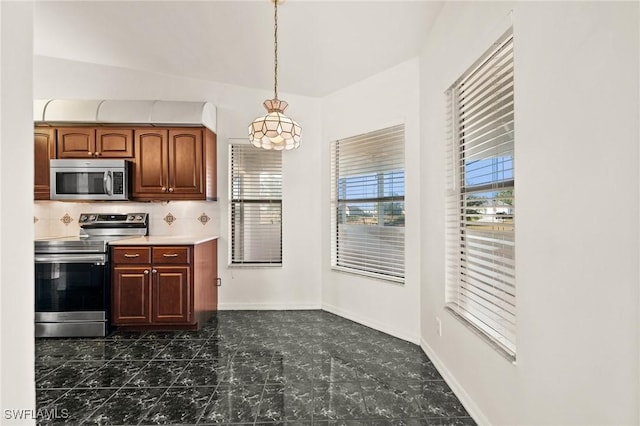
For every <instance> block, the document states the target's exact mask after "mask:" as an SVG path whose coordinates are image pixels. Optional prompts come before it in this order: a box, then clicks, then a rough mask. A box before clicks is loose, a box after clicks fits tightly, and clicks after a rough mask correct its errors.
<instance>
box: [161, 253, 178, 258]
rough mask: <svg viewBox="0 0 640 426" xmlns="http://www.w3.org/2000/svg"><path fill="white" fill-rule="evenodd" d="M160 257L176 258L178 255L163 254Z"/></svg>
mask: <svg viewBox="0 0 640 426" xmlns="http://www.w3.org/2000/svg"><path fill="white" fill-rule="evenodd" d="M162 256H164V257H178V253H172V254H168V253H163V254H162Z"/></svg>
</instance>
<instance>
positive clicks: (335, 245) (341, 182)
mask: <svg viewBox="0 0 640 426" xmlns="http://www.w3.org/2000/svg"><path fill="white" fill-rule="evenodd" d="M394 131H395V132H401V133H402V136H401V141H402V152H401V158H402V159H401V160H400V161H399V164H400V165H401V167H399V168H398V167H391V168H389V169H386V170H384V169H382V168H380V169H377V170H375V171H372V170H366V171H361V172H360V173H359V174H351V175H349V174H341V173H340V162H339V160H338V158H339V154H338V153H339V151H340V145H341V144H345V143H355V142H357V141H358V140H363V139H366V138H367V137H369V136H372V135H376V134H379V133H384V132H390V133H392V132H394ZM379 143H381V144H383V143H384V141H381V142H379ZM404 145H405V125H404V123H401V124H396V125H392V126H388V127H385V128H382V129H377V130H374V131H370V132H367V133H363V134H360V135H356V136H351V137H348V138H343V139H338V140H334V141H331V145H330V150H331V238H332V240H331V268H332V269H333V270H335V271H339V272H346V273H350V274H355V275H361V276H366V277H369V278H375V279H379V280H382V281H385V282H391V283H394V284H404V281H405V276H406V269H405V268H406V262H405V252H404V247H405V226H406V220H405V216H406V212H405V208H404V206H405V204H404V203H405V194H406V164H405V162H406V159H405V153H404ZM369 148H371V149H374V150H375V149H376V146H371V147H369ZM349 171H351V172H353V171H354V170H348V169H347V172H349ZM356 171H357V170H356ZM399 171H400V172H401V173H402V175H401V180H402V194H401V195H393V194H389V195H385V190H386V188H385V185H388V180H389V179H391V182H392V183H391V189H393V188H395V187H396V183H395V182H394V181H393V179H399V178H400V177H397V176H395V175H396V174H397V173H398V172H399ZM385 176H387V177H385ZM348 179H356V180H358V179H359V180H361V181H365V180H367V179H371V180H375V182H376V183H375V184H374V185H371V184H367V183H360V184H359V185H354V187H355V189H356V190H357V189H360V190H361V191H363V192H366V191H367V190H368V189H369V187H373V186H375V187H376V191H375V192H376V195H375V196H367V195H366V194H364V193H361V194H359V195H357V196H349V195H348V194H347V185H348V184H347V183H346V180H348ZM398 202H400V203H402V214H401V216H402V225H397V224H396V225H385V224H386V223H388V222H385V215H384V212H385V208H384V206H385V205H387V203H398ZM353 203H360V204H373V205H375V206H376V207H375V209H374V210H375V216H376V219H377V220H376V222H375V224H367V225H357V224H350V225H353V226H367V227H371V228H370V229H374V227H375V228H378V230H380V231H381V232H384V230H385V228H387V229H388V230H389V228H396V229H397V228H402V232H401V241H402V253H401V255H402V274H401V276H398V275H393V274H390V273H384V272H380V268H381V267H380V265H378V267H377V269H378V270H376V267H371V266H369V267H367V266H366V265H365V266H359V267H358V266H355V265H353V264H351V265H349V260H352V257H351V258H350V257H349V256H344V255H342V254H341V249H342V251H344V250H345V246H346V243H343V245H340V235H341V229H340V226H341V225H342V226H344V225H347V222H346V219H344V216H343V215H345V214H346V213H345V212H346V211H347V208H348V204H353ZM341 208H342V210H341ZM341 217H342V220H341V219H340V218H341ZM363 220H365V219H364V214H363ZM389 232H393V231H392V230H389ZM366 238H371V236H367V237H366ZM390 253H391V254H397V253H395V252H394V251H390ZM371 263H372V264H375V262H371Z"/></svg>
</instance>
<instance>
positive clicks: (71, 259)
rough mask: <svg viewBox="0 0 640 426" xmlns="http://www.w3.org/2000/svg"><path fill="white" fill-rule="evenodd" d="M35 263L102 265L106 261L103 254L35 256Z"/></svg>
mask: <svg viewBox="0 0 640 426" xmlns="http://www.w3.org/2000/svg"><path fill="white" fill-rule="evenodd" d="M34 260H35V263H93V264H95V265H104V264H105V263H106V261H107V256H106V255H105V254H36V255H35V256H34Z"/></svg>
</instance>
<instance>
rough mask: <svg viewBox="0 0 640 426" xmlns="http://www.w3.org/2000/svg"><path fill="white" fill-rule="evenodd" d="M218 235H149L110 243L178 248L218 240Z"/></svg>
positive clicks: (113, 244) (112, 244) (114, 244)
mask: <svg viewBox="0 0 640 426" xmlns="http://www.w3.org/2000/svg"><path fill="white" fill-rule="evenodd" d="M217 239H218V236H217V235H157V236H156V235H149V236H146V237H136V238H123V239H122V240H115V241H110V242H109V245H111V246H156V245H157V246H176V245H192V244H201V243H204V242H206V241H210V240H217Z"/></svg>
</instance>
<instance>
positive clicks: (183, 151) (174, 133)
mask: <svg viewBox="0 0 640 426" xmlns="http://www.w3.org/2000/svg"><path fill="white" fill-rule="evenodd" d="M168 146H169V189H168V191H169V193H172V194H197V195H202V198H204V192H203V190H202V189H203V187H204V182H203V180H204V179H203V178H204V175H203V174H202V166H203V164H202V130H201V129H171V130H169V145H168Z"/></svg>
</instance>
